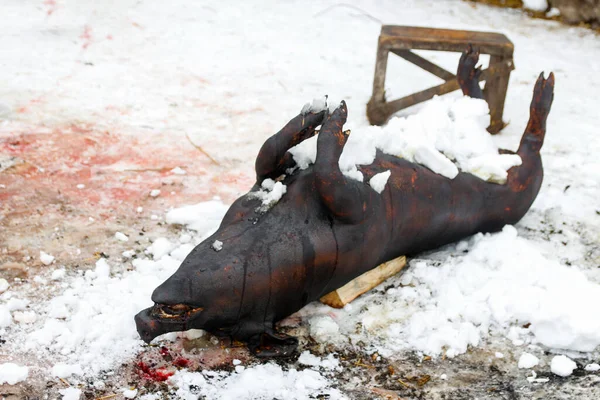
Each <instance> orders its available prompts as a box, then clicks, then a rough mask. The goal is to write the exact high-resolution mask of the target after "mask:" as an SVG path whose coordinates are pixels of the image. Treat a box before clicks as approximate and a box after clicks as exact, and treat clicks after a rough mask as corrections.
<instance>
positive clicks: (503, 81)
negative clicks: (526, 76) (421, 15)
mask: <svg viewBox="0 0 600 400" xmlns="http://www.w3.org/2000/svg"><path fill="white" fill-rule="evenodd" d="M469 44H472V45H473V47H474V48H476V49H479V51H480V53H481V54H489V55H490V63H489V67H488V68H487V69H485V70H484V71H483V72H482V74H481V77H480V80H481V81H485V88H484V90H483V94H484V97H485V99H486V101H487V103H488V105H489V107H490V126H489V127H488V131H489V132H490V133H494V134H495V133H498V132H500V130H502V128H504V126H505V123H504V122H503V121H502V115H503V113H504V101H505V99H506V91H507V89H508V80H509V78H510V72H511V71H512V70H513V69H514V68H515V67H514V63H513V52H514V45H513V43H512V42H511V41H510V40H509V39H508V38H507V37H506V36H504V35H502V34H499V33H492V32H474V31H460V30H450V29H433V28H418V27H410V26H394V25H384V26H383V27H382V28H381V34H380V35H379V44H378V47H377V60H376V62H375V77H374V79H373V95H372V96H371V100H369V103H368V104H367V117H368V118H369V122H370V123H371V124H372V125H383V124H384V123H385V122H386V121H387V120H388V119H389V118H390V116H391V115H392V114H394V113H396V112H398V111H400V110H402V109H404V108H407V107H410V106H413V105H415V104H418V103H421V102H424V101H426V100H429V99H431V98H433V96H435V95H443V94H446V93H450V92H453V91H455V90H458V89H460V87H459V85H458V80H457V79H456V75H455V74H453V73H451V72H449V71H446V70H445V69H443V68H442V67H439V66H438V65H436V64H434V63H432V62H431V61H428V60H427V59H425V58H423V57H421V56H419V55H418V54H415V53H413V52H412V51H411V50H437V51H453V52H460V53H462V52H463V51H464V50H465V49H466V48H467V46H468V45H469ZM390 52H391V53H393V54H396V55H397V56H399V57H402V58H403V59H405V60H406V61H409V62H411V63H413V64H415V65H417V66H418V67H420V68H422V69H424V70H425V71H428V72H430V73H432V74H433V75H435V76H437V77H439V78H441V79H443V80H444V81H445V82H444V83H442V84H441V85H438V86H434V87H432V88H429V89H426V90H423V91H421V92H418V93H414V94H411V95H409V96H406V97H403V98H401V99H396V100H392V101H386V98H385V76H386V69H387V61H388V54H389V53H390Z"/></svg>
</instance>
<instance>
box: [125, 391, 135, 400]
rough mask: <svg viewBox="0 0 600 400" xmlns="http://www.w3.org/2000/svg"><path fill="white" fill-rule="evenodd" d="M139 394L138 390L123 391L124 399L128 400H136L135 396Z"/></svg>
mask: <svg viewBox="0 0 600 400" xmlns="http://www.w3.org/2000/svg"><path fill="white" fill-rule="evenodd" d="M137 394H138V391H137V389H125V390H123V397H125V398H126V399H135V396H137Z"/></svg>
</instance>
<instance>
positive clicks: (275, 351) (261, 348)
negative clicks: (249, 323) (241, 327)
mask: <svg viewBox="0 0 600 400" xmlns="http://www.w3.org/2000/svg"><path fill="white" fill-rule="evenodd" d="M297 348H298V339H296V338H295V337H293V336H289V335H286V334H283V333H278V332H276V331H275V330H274V329H268V330H267V331H265V332H262V333H259V334H256V335H254V336H252V337H250V339H249V340H248V349H249V350H250V352H251V353H252V354H254V355H255V356H256V357H289V356H291V355H292V354H293V353H294V352H295V351H296V349H297Z"/></svg>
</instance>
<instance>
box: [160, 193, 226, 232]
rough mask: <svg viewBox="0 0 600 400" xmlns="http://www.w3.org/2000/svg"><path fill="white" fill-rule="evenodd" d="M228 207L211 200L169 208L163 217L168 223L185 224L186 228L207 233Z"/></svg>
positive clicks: (216, 224) (219, 221)
mask: <svg viewBox="0 0 600 400" xmlns="http://www.w3.org/2000/svg"><path fill="white" fill-rule="evenodd" d="M228 208H229V206H227V205H225V204H223V203H222V202H221V201H219V200H213V201H208V202H203V203H199V204H196V205H191V206H183V207H179V208H176V209H173V210H170V211H169V212H167V215H166V218H165V219H166V221H167V223H169V224H179V225H186V226H187V228H188V229H192V230H194V231H198V232H202V233H205V234H208V231H210V230H211V229H214V228H215V227H217V226H218V225H219V224H220V223H221V220H222V219H223V216H224V215H225V213H226V212H227V209H228Z"/></svg>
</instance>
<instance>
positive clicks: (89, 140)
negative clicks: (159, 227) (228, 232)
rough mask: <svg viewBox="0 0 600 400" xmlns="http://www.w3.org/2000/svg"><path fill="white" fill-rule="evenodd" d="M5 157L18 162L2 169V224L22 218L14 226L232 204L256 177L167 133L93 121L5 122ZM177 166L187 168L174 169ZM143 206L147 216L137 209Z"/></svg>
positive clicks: (0, 140)
mask: <svg viewBox="0 0 600 400" xmlns="http://www.w3.org/2000/svg"><path fill="white" fill-rule="evenodd" d="M8 129H10V128H8ZM0 155H2V156H3V157H12V158H13V160H15V165H14V166H12V167H9V168H6V169H4V170H2V171H0V184H2V185H3V186H2V187H0V203H1V205H0V210H1V212H2V214H3V216H4V217H5V219H4V220H2V221H3V222H0V225H2V224H3V223H8V222H7V221H10V220H11V218H12V219H13V220H14V218H17V219H16V220H14V224H13V225H12V226H15V229H18V228H17V227H16V226H17V225H18V224H23V223H25V224H29V225H33V224H37V225H40V223H39V221H38V222H36V220H35V219H36V218H38V216H41V215H48V214H49V213H50V214H54V215H56V216H57V218H53V220H54V221H59V220H63V221H66V220H67V219H73V218H75V219H77V218H79V219H80V220H81V221H86V223H87V220H88V217H93V218H94V219H95V220H98V219H100V220H107V219H110V220H113V221H119V220H122V217H123V216H130V217H134V218H141V217H144V218H149V215H150V213H154V214H158V215H163V214H164V212H165V210H167V209H168V208H169V207H171V206H180V205H185V204H194V203H198V202H201V201H206V200H210V199H212V198H213V197H214V196H220V197H221V198H222V199H223V200H224V201H225V202H231V201H233V200H234V199H235V198H236V197H238V196H239V194H240V193H244V192H246V191H247V190H248V189H249V188H250V187H251V185H252V183H253V182H254V176H253V172H252V171H251V170H247V169H242V168H238V169H237V170H236V169H234V168H232V167H231V166H227V165H221V166H218V165H216V164H214V163H213V161H211V160H210V159H209V158H208V157H207V156H206V155H204V154H202V153H201V152H200V151H198V149H196V148H195V147H193V146H192V145H191V144H190V143H189V142H188V141H187V140H186V139H185V138H181V137H180V136H179V137H178V136H177V135H175V134H172V133H169V132H167V133H165V134H164V135H162V134H160V135H159V134H147V133H146V134H133V135H125V134H123V133H121V132H113V131H105V130H98V129H95V128H94V127H93V126H87V125H68V126H61V127H56V128H54V129H48V128H43V127H39V128H32V129H31V130H27V131H25V130H20V131H15V132H11V131H7V128H3V129H0ZM175 167H181V168H183V169H184V170H186V174H185V175H176V174H173V173H172V172H171V170H172V169H173V168H175ZM78 185H79V187H78ZM81 185H84V186H83V187H82V186H81ZM153 189H160V190H161V194H160V196H158V197H151V196H150V195H149V194H150V191H151V190H153ZM138 206H142V207H143V208H144V214H138V213H136V211H135V210H136V208H137V207H138ZM37 225H36V226H37ZM40 226H41V225H40Z"/></svg>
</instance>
